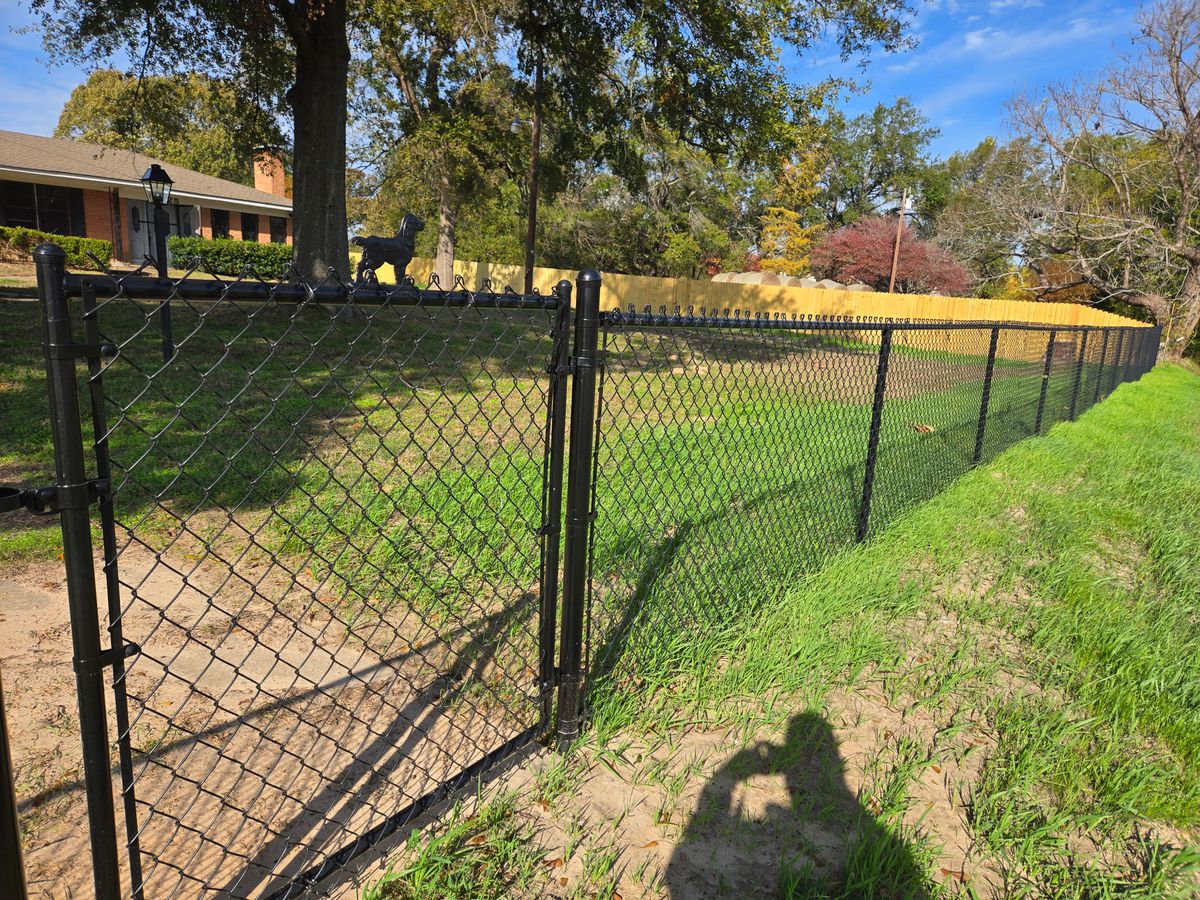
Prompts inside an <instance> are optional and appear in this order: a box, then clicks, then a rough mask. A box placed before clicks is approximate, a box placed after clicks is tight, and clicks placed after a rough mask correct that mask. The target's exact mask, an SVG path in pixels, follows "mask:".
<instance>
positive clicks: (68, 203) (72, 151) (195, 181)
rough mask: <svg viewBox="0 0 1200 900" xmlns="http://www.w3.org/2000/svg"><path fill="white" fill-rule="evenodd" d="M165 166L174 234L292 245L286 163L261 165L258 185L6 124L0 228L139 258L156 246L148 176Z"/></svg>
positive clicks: (0, 149)
mask: <svg viewBox="0 0 1200 900" xmlns="http://www.w3.org/2000/svg"><path fill="white" fill-rule="evenodd" d="M152 163H158V164H159V165H161V166H162V167H163V168H164V169H166V170H167V173H168V174H169V175H170V176H171V178H172V179H173V180H174V182H175V184H174V187H173V188H172V191H171V202H170V204H169V205H168V208H167V211H168V218H169V220H170V229H171V234H172V235H184V236H190V235H195V234H199V235H201V236H203V237H207V238H211V237H227V238H233V239H234V240H246V241H259V242H260V243H264V244H266V243H272V242H274V243H280V244H290V243H291V242H292V201H291V199H290V198H289V197H288V196H287V194H286V191H285V188H284V172H283V164H282V163H281V162H280V161H279V159H278V158H276V157H274V156H271V155H269V154H264V155H261V156H260V157H259V158H258V160H257V161H256V162H255V164H254V187H252V188H251V187H246V185H244V184H237V183H236V182H233V181H226V180H225V179H223V178H214V177H212V176H211V175H202V174H201V173H199V172H193V171H192V170H191V169H185V168H183V167H182V166H176V165H172V164H171V163H166V162H163V161H162V160H158V159H154V158H153V157H150V156H145V155H143V154H141V153H133V152H131V151H128V150H114V149H112V148H111V147H102V146H100V145H98V144H85V143H83V142H81V141H72V140H67V139H64V138H48V137H40V136H38V135H32V134H21V133H20V132H16V131H0V225H8V226H16V225H20V226H24V227H26V228H36V229H38V230H39V231H48V232H51V233H53V234H71V235H77V236H79V237H89V238H99V239H101V240H105V241H111V242H112V245H113V257H114V259H117V260H122V261H126V262H132V263H141V262H142V261H143V260H144V259H145V257H146V254H147V253H148V252H153V246H154V234H153V229H154V224H153V223H154V218H153V210H152V207H151V206H150V204H149V202H148V201H147V200H146V193H145V190H144V189H143V187H142V184H141V181H140V179H141V177H142V173H144V172H145V171H146V169H148V168H149V167H150V165H151V164H152Z"/></svg>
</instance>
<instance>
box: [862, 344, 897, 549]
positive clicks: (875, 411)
mask: <svg viewBox="0 0 1200 900" xmlns="http://www.w3.org/2000/svg"><path fill="white" fill-rule="evenodd" d="M891 355H892V326H891V325H885V326H884V327H883V333H882V335H881V337H880V340H879V363H878V364H877V365H876V367H875V401H874V403H873V404H872V406H871V434H870V437H868V438H867V464H866V470H865V471H864V473H863V490H862V503H861V504H860V505H859V507H858V528H857V530H856V532H855V536H856V538H857V539H858V541H859V542H860V543H861V542H862V541H865V540H866V539H867V532H868V531H869V530H870V523H871V491H872V490H874V487H875V459H876V457H877V456H878V454H879V426H880V424H881V423H882V421H883V402H884V397H885V395H886V394H887V373H888V361H889V359H890V358H891Z"/></svg>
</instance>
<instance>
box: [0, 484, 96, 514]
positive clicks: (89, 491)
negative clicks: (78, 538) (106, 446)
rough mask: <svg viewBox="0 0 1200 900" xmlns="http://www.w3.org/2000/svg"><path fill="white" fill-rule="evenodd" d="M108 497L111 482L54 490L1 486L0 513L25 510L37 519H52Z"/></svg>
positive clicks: (69, 485) (61, 487)
mask: <svg viewBox="0 0 1200 900" xmlns="http://www.w3.org/2000/svg"><path fill="white" fill-rule="evenodd" d="M106 496H108V479H107V478H93V479H91V480H90V481H85V482H83V483H81V484H68V485H53V486H51V487H22V486H21V485H16V484H3V485H0V513H11V512H20V511H21V510H26V511H28V512H31V513H33V514H34V515H35V516H50V515H53V514H54V513H56V512H60V511H61V510H63V509H64V508H72V507H77V506H86V505H87V504H90V503H95V502H96V501H97V500H99V499H100V498H101V497H106Z"/></svg>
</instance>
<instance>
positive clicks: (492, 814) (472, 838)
mask: <svg viewBox="0 0 1200 900" xmlns="http://www.w3.org/2000/svg"><path fill="white" fill-rule="evenodd" d="M516 807H517V798H516V797H514V796H513V795H511V794H506V795H503V796H500V797H497V798H494V799H492V800H490V801H488V802H487V803H480V804H479V808H478V809H477V811H476V812H474V813H472V814H470V815H468V814H465V813H464V812H463V808H462V806H461V804H460V805H456V806H455V807H454V809H453V810H451V812H450V813H449V814H448V816H447V818H446V821H445V823H444V825H443V827H441V828H439V829H438V830H437V831H436V832H435V833H434V834H433V835H432V836H431V837H430V838H429V839H428V840H422V835H421V833H420V832H418V831H414V832H412V834H411V835H410V837H409V840H408V843H407V845H406V847H405V849H404V850H403V851H402V852H401V853H400V854H399V857H400V860H399V861H397V862H396V863H395V864H394V865H393V867H392V868H390V869H389V870H388V872H387V873H386V874H385V875H384V876H383V877H382V878H381V879H380V880H379V881H377V882H375V883H373V884H372V885H371V886H370V887H369V888H367V889H366V890H365V891H364V893H363V894H362V900H500V898H503V897H512V896H517V895H521V894H523V893H525V892H526V891H527V890H528V888H529V886H530V885H531V884H532V883H533V882H534V880H535V877H536V876H537V875H538V874H540V873H539V871H538V869H539V867H540V864H541V859H540V857H539V856H538V854H537V853H536V852H535V850H534V849H533V847H532V846H531V844H530V842H529V832H528V826H526V825H525V824H523V823H522V821H521V819H520V818H519V816H518V815H517V809H516Z"/></svg>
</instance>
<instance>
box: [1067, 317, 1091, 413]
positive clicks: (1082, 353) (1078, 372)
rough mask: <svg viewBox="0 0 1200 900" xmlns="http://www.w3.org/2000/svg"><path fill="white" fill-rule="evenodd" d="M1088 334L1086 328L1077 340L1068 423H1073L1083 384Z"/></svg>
mask: <svg viewBox="0 0 1200 900" xmlns="http://www.w3.org/2000/svg"><path fill="white" fill-rule="evenodd" d="M1090 333H1091V332H1089V331H1088V330H1087V329H1086V328H1085V329H1084V330H1083V334H1082V335H1080V338H1079V358H1078V359H1076V360H1075V383H1074V385H1072V387H1071V410H1070V412H1069V413H1068V418H1069V419H1070V421H1072V422H1074V421H1075V415H1076V410H1077V409H1078V406H1079V388H1080V386H1081V385H1082V384H1083V365H1084V363H1085V362H1086V361H1087V343H1088V335H1089V334H1090Z"/></svg>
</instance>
